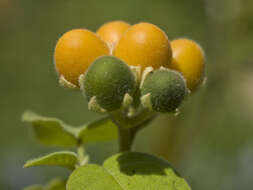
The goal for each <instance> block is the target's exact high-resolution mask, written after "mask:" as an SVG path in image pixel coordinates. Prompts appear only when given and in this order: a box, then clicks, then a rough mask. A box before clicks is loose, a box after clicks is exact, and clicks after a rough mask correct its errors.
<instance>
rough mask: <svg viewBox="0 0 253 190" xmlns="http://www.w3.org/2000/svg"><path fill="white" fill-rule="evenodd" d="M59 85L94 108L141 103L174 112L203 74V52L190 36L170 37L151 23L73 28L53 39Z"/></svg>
mask: <svg viewBox="0 0 253 190" xmlns="http://www.w3.org/2000/svg"><path fill="white" fill-rule="evenodd" d="M54 59H55V60H54V61H55V67H56V70H57V72H58V74H59V76H60V84H62V85H64V86H68V87H72V88H81V89H83V91H84V94H85V96H86V97H87V99H88V101H89V105H88V106H89V108H90V109H91V110H95V111H99V112H108V111H114V110H118V109H121V108H128V107H131V106H132V107H138V106H139V104H141V105H142V106H143V107H146V108H149V109H151V110H154V111H158V112H173V111H175V110H176V109H177V108H178V107H179V105H180V104H181V102H182V101H183V99H184V97H185V95H186V93H187V92H189V91H195V90H196V89H197V88H198V87H199V86H200V84H201V83H202V82H203V78H204V52H203V50H202V48H201V47H200V46H199V45H198V44H197V43H196V42H194V41H192V40H189V39H185V38H181V39H175V40H173V41H171V42H170V41H169V40H168V37H167V35H166V34H165V33H164V31H163V30H162V29H160V28H159V27H157V26H155V25H153V24H150V23H138V24H135V25H132V26H131V25H129V24H128V23H126V22H122V21H114V22H109V23H106V24H104V25H102V26H101V27H100V28H99V29H98V30H97V32H96V33H93V32H91V31H89V30H86V29H75V30H71V31H69V32H67V33H65V34H64V35H63V36H62V37H61V38H60V39H59V40H58V42H57V45H56V48H55V54H54Z"/></svg>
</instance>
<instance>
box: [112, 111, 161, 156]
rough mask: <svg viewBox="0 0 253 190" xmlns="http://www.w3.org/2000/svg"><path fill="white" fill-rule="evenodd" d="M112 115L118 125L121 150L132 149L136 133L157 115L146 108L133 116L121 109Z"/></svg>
mask: <svg viewBox="0 0 253 190" xmlns="http://www.w3.org/2000/svg"><path fill="white" fill-rule="evenodd" d="M110 115H111V118H112V121H113V122H114V123H115V124H116V125H117V126H118V134H119V151H120V152H126V151H130V150H131V147H132V144H133V141H134V138H135V135H136V133H137V132H138V131H139V129H141V128H143V127H144V126H145V125H147V123H148V122H150V121H151V120H153V118H154V117H155V116H156V114H155V113H154V112H152V111H149V110H146V109H145V110H142V111H141V112H139V113H138V114H137V115H135V116H133V117H127V116H125V115H124V114H123V113H122V112H121V111H117V112H112V113H111V114H110Z"/></svg>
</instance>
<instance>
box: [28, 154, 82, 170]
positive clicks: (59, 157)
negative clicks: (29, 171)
mask: <svg viewBox="0 0 253 190" xmlns="http://www.w3.org/2000/svg"><path fill="white" fill-rule="evenodd" d="M77 164H78V158H77V155H76V154H75V153H74V152H69V151H64V152H54V153H51V154H48V155H46V156H42V157H39V158H35V159H32V160H29V161H27V162H26V163H25V165H24V168H29V167H33V166H43V165H47V166H61V167H64V168H68V169H70V170H74V169H75V167H76V165H77Z"/></svg>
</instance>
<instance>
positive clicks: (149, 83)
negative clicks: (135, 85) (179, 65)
mask: <svg viewBox="0 0 253 190" xmlns="http://www.w3.org/2000/svg"><path fill="white" fill-rule="evenodd" d="M186 89H187V88H186V84H185V80H184V78H183V77H182V76H181V75H180V74H179V73H177V72H175V71H171V70H169V69H159V70H155V71H152V72H150V73H149V74H148V75H147V76H146V78H145V79H144V82H143V84H142V86H141V94H142V98H141V100H142V104H143V105H144V107H149V108H151V109H152V110H154V111H158V112H173V111H175V110H176V109H177V108H178V107H179V105H180V104H181V103H182V101H183V99H184V97H185V94H186Z"/></svg>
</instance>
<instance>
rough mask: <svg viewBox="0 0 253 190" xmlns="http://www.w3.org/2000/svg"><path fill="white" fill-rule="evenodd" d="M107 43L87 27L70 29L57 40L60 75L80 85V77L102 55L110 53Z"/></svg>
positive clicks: (56, 54) (57, 62)
mask: <svg viewBox="0 0 253 190" xmlns="http://www.w3.org/2000/svg"><path fill="white" fill-rule="evenodd" d="M109 53H110V50H109V47H108V46H107V44H106V43H105V42H104V41H102V40H101V39H100V38H99V37H98V36H97V35H96V34H95V33H93V32H90V31H89V30H85V29H75V30H70V31H69V32H67V33H65V34H64V35H63V36H62V37H61V38H60V39H59V40H58V42H57V44H56V47H55V52H54V61H55V66H56V70H57V72H58V73H59V75H63V76H64V78H65V79H66V80H67V81H69V82H71V83H72V84H74V85H76V86H79V85H78V78H79V76H80V75H81V74H83V73H84V72H85V71H86V70H87V68H88V67H89V65H90V64H91V63H92V62H93V61H94V60H95V59H96V58H98V57H100V56H102V55H109Z"/></svg>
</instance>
